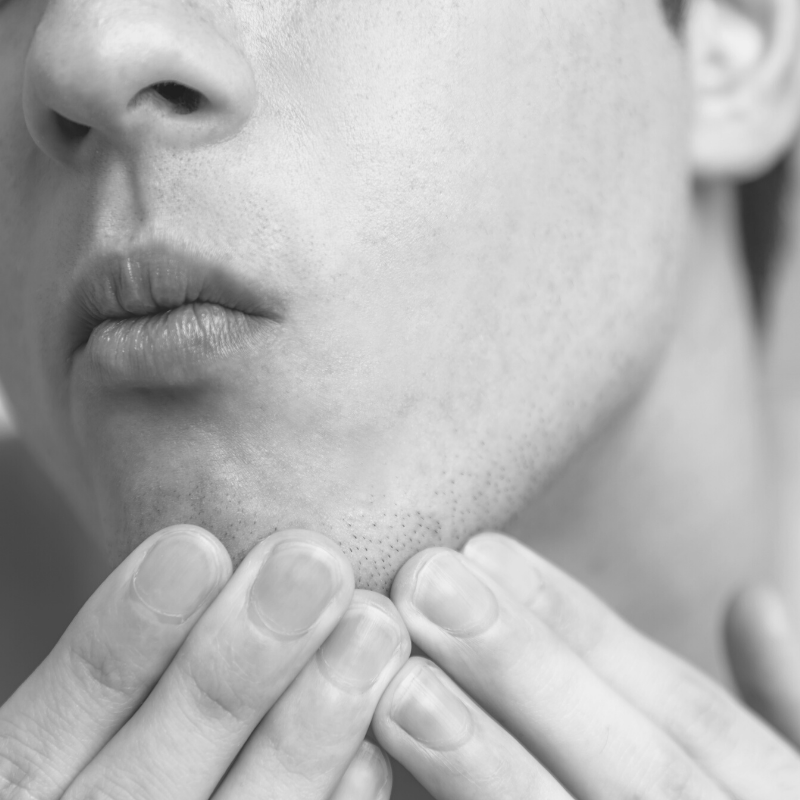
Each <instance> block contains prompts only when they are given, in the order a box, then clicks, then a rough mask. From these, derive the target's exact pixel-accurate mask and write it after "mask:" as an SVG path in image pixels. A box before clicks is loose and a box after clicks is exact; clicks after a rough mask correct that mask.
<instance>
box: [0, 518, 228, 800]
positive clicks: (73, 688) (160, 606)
mask: <svg viewBox="0 0 800 800" xmlns="http://www.w3.org/2000/svg"><path fill="white" fill-rule="evenodd" d="M230 574H231V563H230V558H229V557H228V554H227V552H226V550H225V548H224V547H223V546H222V545H221V544H220V542H219V541H218V540H217V539H215V538H214V537H213V536H212V535H211V534H210V533H208V532H207V531H204V530H202V529H201V528H197V527H194V526H190V525H179V526H174V527H172V528H167V529H164V530H162V531H160V532H159V533H156V534H154V535H153V536H151V537H150V538H149V539H147V540H146V541H144V542H143V543H142V544H141V545H140V546H139V547H138V548H137V549H136V550H134V551H133V553H131V555H129V556H128V558H127V559H125V561H123V562H122V564H120V566H119V567H117V569H116V570H114V572H112V573H111V575H110V576H109V577H108V578H107V579H106V580H105V581H104V582H103V584H102V585H101V586H100V587H99V588H98V589H97V591H96V592H95V593H94V594H93V595H92V596H91V597H90V598H89V600H88V601H87V602H86V604H85V605H84V607H83V608H82V609H81V611H80V612H79V613H78V615H77V616H76V617H75V619H74V620H73V621H72V623H71V624H70V626H69V627H68V628H67V630H66V632H65V633H64V635H63V636H62V637H61V639H60V640H59V642H58V644H57V645H56V646H55V648H53V650H52V651H51V653H50V654H49V655H48V656H47V658H46V659H45V660H44V661H43V662H42V663H41V665H40V666H39V667H38V668H37V669H36V670H35V672H33V674H32V675H31V676H30V677H29V678H28V680H26V681H25V683H23V684H22V686H20V687H19V689H18V690H17V691H16V692H15V693H14V694H13V695H12V696H11V698H9V700H8V701H7V702H6V703H5V704H4V705H3V707H2V708H0V794H3V792H4V791H6V790H9V789H10V790H11V791H12V795H13V791H14V790H17V791H18V792H20V793H21V794H22V796H23V797H35V798H37V799H39V798H41V800H45V798H57V797H61V795H62V794H63V792H64V791H65V790H66V788H67V786H68V785H69V784H70V783H71V782H72V780H73V779H74V778H75V776H76V775H77V774H78V773H79V772H80V771H81V770H82V769H83V767H84V766H85V765H86V764H87V763H88V762H89V761H91V759H92V758H93V757H94V756H95V755H96V753H97V752H99V751H100V749H101V748H102V747H103V746H104V745H105V744H106V742H107V741H108V740H109V739H110V738H111V737H112V736H113V735H114V733H115V732H116V731H117V730H118V729H119V728H120V727H121V726H122V725H123V724H124V723H125V721H126V720H127V719H128V718H129V717H130V716H131V715H132V714H133V712H134V711H135V710H136V708H138V706H139V705H140V704H141V703H142V701H143V700H144V698H145V697H146V696H147V694H148V692H149V691H150V690H151V688H152V687H153V685H154V684H155V683H156V681H157V680H158V678H159V677H160V675H161V673H162V672H163V671H164V669H165V668H166V667H167V665H168V664H169V663H170V661H171V660H172V658H173V656H174V655H175V653H176V652H177V650H178V648H179V647H180V645H181V643H182V642H183V640H184V639H185V638H186V636H187V635H188V633H189V631H190V630H191V629H192V627H193V626H194V624H195V623H196V621H197V620H198V619H199V617H200V616H201V615H202V613H203V611H204V610H205V608H206V607H207V606H208V605H209V603H210V602H211V601H212V600H213V599H214V597H215V596H216V594H217V593H218V592H219V590H220V589H221V587H222V586H223V585H224V584H225V582H226V581H227V580H228V578H229V577H230ZM3 796H5V795H3ZM14 796H15V795H14Z"/></svg>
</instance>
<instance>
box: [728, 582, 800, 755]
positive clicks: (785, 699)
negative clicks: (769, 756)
mask: <svg viewBox="0 0 800 800" xmlns="http://www.w3.org/2000/svg"><path fill="white" fill-rule="evenodd" d="M725 642H726V645H727V649H728V656H729V660H730V664H731V670H732V672H733V676H734V678H735V680H736V685H737V686H738V688H739V691H740V692H741V695H742V697H743V698H744V700H745V701H746V702H747V704H748V705H749V706H750V707H751V708H753V709H754V710H755V711H757V712H758V713H759V714H760V715H761V716H762V717H763V718H764V719H765V720H767V721H768V722H769V723H770V724H771V725H772V726H773V727H774V728H775V729H776V730H778V731H780V732H781V733H782V734H783V735H784V736H785V737H786V738H787V739H788V740H789V741H790V742H792V743H793V744H794V745H795V746H796V747H797V748H798V750H800V680H799V678H800V639H799V638H798V636H797V632H796V631H795V630H794V629H793V627H792V622H791V618H790V615H789V612H788V610H787V608H786V605H785V603H784V602H783V599H782V598H781V597H780V595H778V593H777V592H775V591H774V590H772V589H769V588H767V587H765V586H753V587H750V588H748V589H747V590H745V591H743V592H742V593H741V594H739V595H738V596H737V597H736V598H735V600H734V602H733V603H732V604H731V607H730V610H729V612H728V616H727V620H726V626H725Z"/></svg>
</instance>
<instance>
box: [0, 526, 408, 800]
mask: <svg viewBox="0 0 800 800" xmlns="http://www.w3.org/2000/svg"><path fill="white" fill-rule="evenodd" d="M231 572H232V570H231V562H230V557H229V555H228V553H227V552H226V550H225V548H224V547H223V545H222V544H221V543H220V542H219V541H218V540H217V539H216V538H214V537H213V536H211V535H210V534H208V533H207V532H205V531H203V530H201V529H198V528H195V527H192V526H175V527H172V528H169V529H166V530H163V531H161V532H160V533H157V534H155V535H154V536H152V537H150V538H149V539H147V540H146V541H145V542H144V543H143V544H142V545H140V546H139V547H138V548H137V549H136V550H135V551H134V552H133V553H132V554H131V555H130V556H129V557H128V558H127V559H126V560H125V561H124V562H123V563H122V564H121V565H120V566H119V567H118V568H117V569H116V570H115V571H114V572H113V573H112V574H111V575H110V577H109V578H108V579H107V580H106V581H105V582H104V583H103V584H102V586H101V587H100V588H99V589H98V590H97V592H95V594H94V595H93V596H92V597H91V598H90V600H89V601H88V602H87V604H86V605H85V606H84V608H83V609H82V610H81V611H80V613H79V614H78V615H77V617H76V618H75V619H74V621H73V622H72V624H71V625H70V627H69V628H68V629H67V631H66V632H65V634H64V636H63V637H62V638H61V640H60V641H59V643H58V644H57V645H56V647H55V648H54V650H53V651H52V652H51V654H50V655H49V656H48V657H47V659H45V661H44V662H43V663H42V664H41V665H40V667H39V668H38V669H37V670H36V671H35V672H34V673H33V674H32V675H31V676H30V678H29V679H28V680H27V681H26V682H25V683H24V684H23V685H22V686H21V687H20V688H19V689H18V691H17V692H16V693H15V694H14V695H13V696H12V697H11V698H10V699H9V700H8V701H7V702H6V703H5V704H4V705H3V707H2V708H0V798H2V800H17V799H18V798H25V800H30V799H31V798H35V800H56V798H63V800H73V799H75V798H84V797H103V798H105V799H106V800H112V799H113V800H133V798H135V800H151V799H152V800H155V798H164V799H165V800H166V798H169V800H205V798H208V797H210V796H211V795H212V794H213V796H214V797H215V798H216V799H217V800H225V799H226V798H236V800H247V798H257V797H258V798H261V797H263V796H264V792H265V787H268V789H267V791H268V793H269V796H270V797H272V798H286V800H289V798H291V800H295V799H296V798H303V799H307V800H327V798H329V797H334V798H339V797H344V796H346V797H347V798H348V800H385V799H386V798H387V797H388V791H389V789H390V787H391V771H390V768H389V766H388V764H387V762H386V759H385V758H384V757H383V755H382V754H381V753H380V752H379V750H378V749H377V748H375V747H374V745H369V744H364V743H363V739H364V735H365V733H366V731H367V728H368V726H369V723H370V719H371V717H372V715H373V711H374V709H375V707H376V705H377V702H378V700H379V698H380V695H381V693H382V692H383V690H384V689H385V687H386V685H387V684H388V682H389V680H390V678H391V677H392V675H393V674H394V673H395V672H396V671H397V670H398V669H399V667H400V666H401V665H402V664H403V663H404V662H405V661H406V660H407V658H408V655H409V652H410V642H409V637H408V633H407V631H406V630H405V627H404V626H403V624H402V621H401V620H400V617H399V615H398V614H397V611H396V610H395V608H394V606H393V605H392V604H391V602H390V601H389V600H387V599H386V598H385V597H383V596H381V595H377V594H374V593H372V592H368V591H361V590H359V591H354V581H353V572H352V568H351V567H350V565H349V563H348V562H347V560H346V559H345V558H344V556H343V554H342V553H341V551H340V550H339V548H338V547H337V546H336V545H335V544H333V543H332V542H331V541H330V540H329V539H327V538H326V537H324V536H321V535H319V534H315V533H310V532H306V531H288V532H283V533H280V534H276V535H274V536H271V537H269V538H268V539H267V540H265V541H264V542H262V543H261V544H259V545H258V546H257V547H255V548H253V550H252V551H251V552H250V553H249V554H248V556H247V557H246V558H245V560H244V561H243V562H242V564H241V565H240V567H239V568H238V569H237V570H236V572H235V573H233V574H231ZM234 759H235V760H234ZM343 793H344V794H343Z"/></svg>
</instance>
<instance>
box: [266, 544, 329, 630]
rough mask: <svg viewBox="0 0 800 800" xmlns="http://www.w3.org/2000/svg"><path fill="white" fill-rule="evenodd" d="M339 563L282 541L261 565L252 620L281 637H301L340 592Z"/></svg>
mask: <svg viewBox="0 0 800 800" xmlns="http://www.w3.org/2000/svg"><path fill="white" fill-rule="evenodd" d="M340 583H341V579H340V576H339V570H338V569H337V566H336V562H335V561H334V560H333V558H332V557H331V556H330V555H328V553H326V552H325V551H324V550H323V549H322V548H320V547H317V546H316V545H313V544H310V543H305V542H282V543H281V544H279V545H277V546H276V547H275V548H274V549H273V550H272V551H271V552H270V554H269V555H268V556H267V560H266V561H265V562H264V563H263V564H262V565H261V569H260V570H259V573H258V575H257V576H256V579H255V581H254V582H253V586H252V588H251V590H250V609H251V611H252V616H253V618H254V619H255V620H256V621H257V622H258V623H260V624H261V625H262V626H264V627H265V628H268V629H269V630H270V631H272V632H273V633H275V634H278V635H279V636H285V637H289V638H296V637H298V636H302V635H303V634H304V633H305V632H306V631H308V630H309V629H310V628H311V627H312V626H313V625H314V623H315V622H316V621H317V620H318V619H319V617H320V615H321V614H322V612H323V611H324V610H325V608H326V607H327V606H328V604H329V603H330V602H331V600H332V599H333V597H334V595H335V594H336V592H337V591H338V589H339V586H340Z"/></svg>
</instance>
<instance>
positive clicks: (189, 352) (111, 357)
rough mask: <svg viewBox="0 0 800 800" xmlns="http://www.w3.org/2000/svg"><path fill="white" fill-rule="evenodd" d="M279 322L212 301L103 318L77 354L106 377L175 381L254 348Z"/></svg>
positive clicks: (131, 381)
mask: <svg viewBox="0 0 800 800" xmlns="http://www.w3.org/2000/svg"><path fill="white" fill-rule="evenodd" d="M274 325H275V322H274V321H273V320H270V319H268V318H266V317H256V316H253V315H251V314H245V313H243V312H241V311H236V310H234V309H230V308H226V307H224V306H220V305H217V304H214V303H193V304H191V305H184V306H180V307H178V308H174V309H170V310H169V311H164V312H161V313H159V314H153V315H148V316H141V317H126V318H124V319H111V320H106V321H105V322H102V323H100V324H99V325H98V326H97V327H96V328H95V329H94V330H93V331H92V333H91V335H90V336H89V339H88V341H87V342H86V344H85V345H84V346H83V347H82V348H81V349H80V350H79V351H78V353H76V358H79V359H81V360H85V366H87V367H88V368H89V369H90V370H91V371H92V373H93V374H94V377H97V378H100V380H101V381H103V382H111V383H121V384H133V385H143V386H152V385H158V384H161V385H164V386H176V385H181V384H186V383H191V382H193V381H197V380H198V379H202V378H203V377H206V376H208V375H209V373H210V371H213V369H214V366H215V365H218V364H219V363H220V362H221V361H223V360H225V359H227V358H230V357H232V356H234V355H236V354H237V353H241V352H243V351H245V350H247V349H250V348H251V347H252V346H253V345H254V344H255V340H256V338H257V337H258V336H260V335H263V333H264V329H265V327H269V328H272V327H274Z"/></svg>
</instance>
